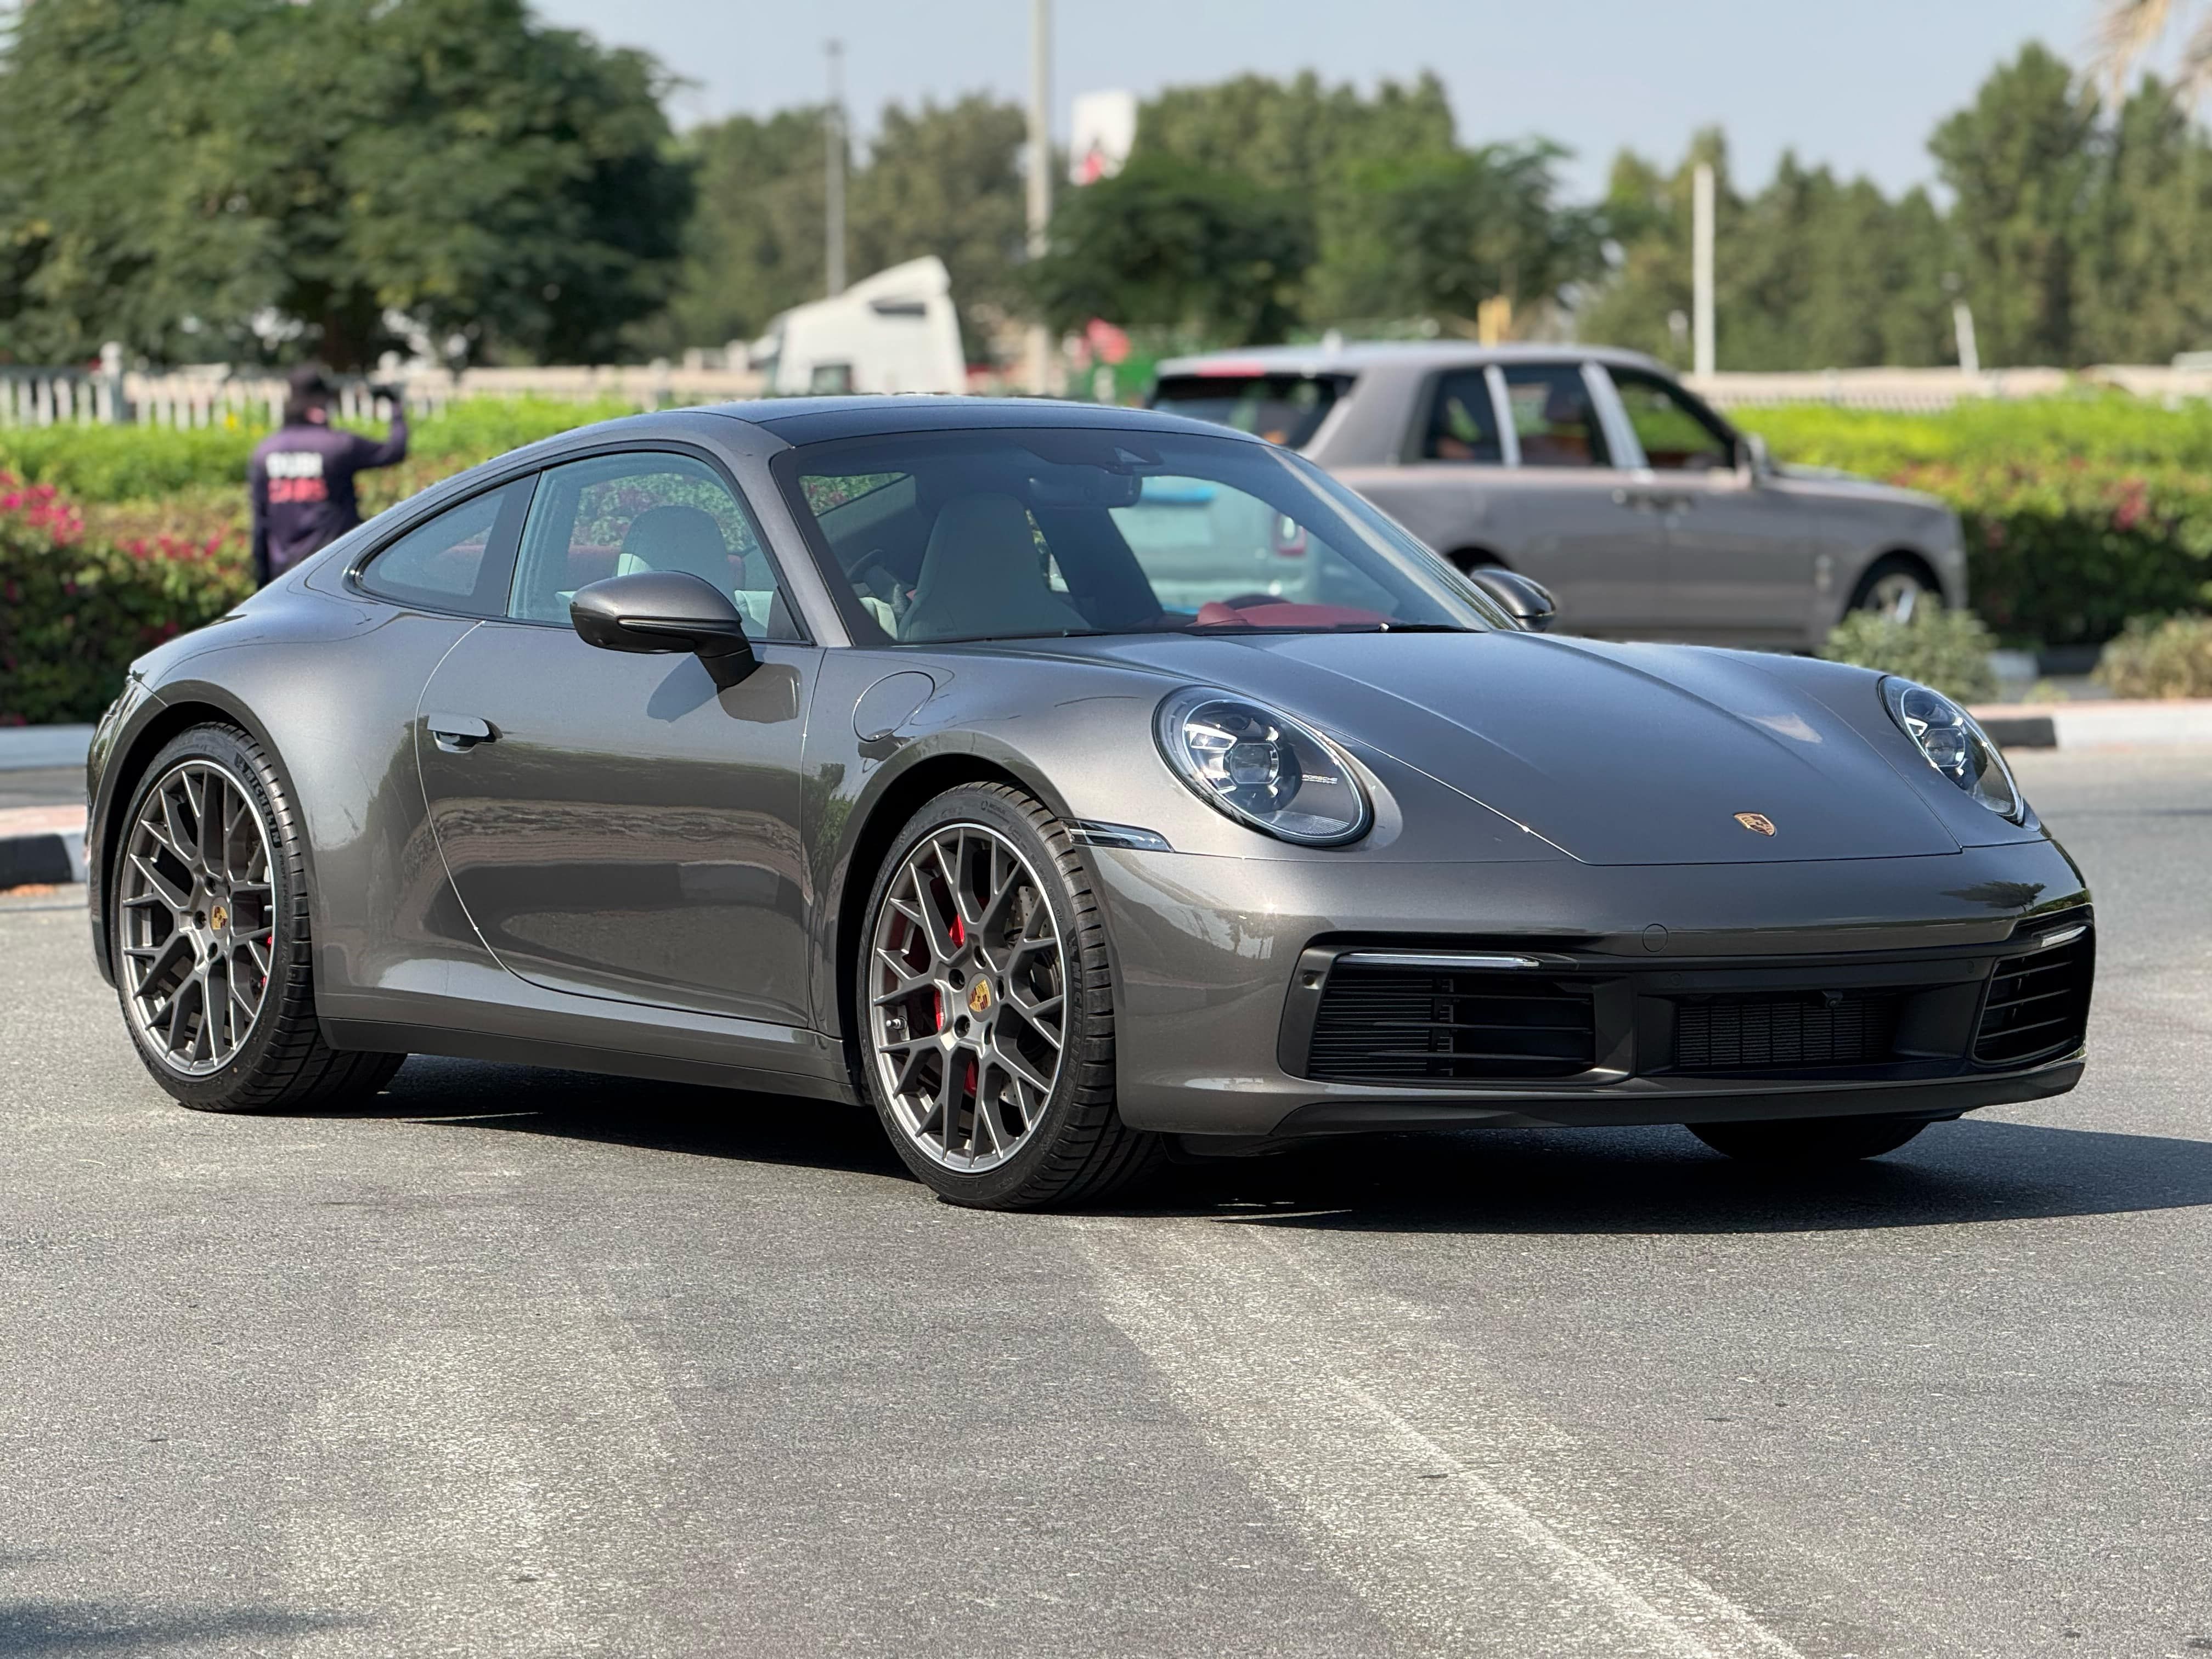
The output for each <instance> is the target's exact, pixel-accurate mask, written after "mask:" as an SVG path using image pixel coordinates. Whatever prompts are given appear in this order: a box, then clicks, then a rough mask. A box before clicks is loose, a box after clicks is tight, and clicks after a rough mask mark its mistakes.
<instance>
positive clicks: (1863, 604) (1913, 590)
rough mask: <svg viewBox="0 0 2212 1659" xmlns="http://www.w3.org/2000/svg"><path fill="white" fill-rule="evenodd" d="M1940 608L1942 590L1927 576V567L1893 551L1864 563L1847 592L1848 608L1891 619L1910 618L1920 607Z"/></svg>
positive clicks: (1926, 608) (1938, 609)
mask: <svg viewBox="0 0 2212 1659" xmlns="http://www.w3.org/2000/svg"><path fill="white" fill-rule="evenodd" d="M1942 608H1943V590H1942V589H1941V588H1940V587H1938V586H1936V584H1935V583H1934V582H1933V581H1931V580H1929V575H1928V572H1927V570H1926V569H1925V568H1923V566H1922V565H1921V564H1920V563H1919V562H1917V560H1913V559H1907V558H1900V557H1899V556H1897V555H1896V554H1890V555H1889V556H1887V557H1884V558H1880V559H1876V560H1875V562H1873V563H1872V564H1871V565H1869V566H1868V567H1867V573H1866V574H1865V575H1863V576H1862V577H1860V578H1859V585H1858V586H1857V588H1856V589H1855V590H1854V591H1853V592H1852V594H1851V609H1852V610H1854V611H1872V612H1873V613H1874V614H1875V616H1877V617H1887V618H1888V619H1889V620H1890V621H1891V622H1901V623H1903V622H1911V620H1912V618H1913V617H1914V615H1915V614H1916V613H1917V612H1919V611H1923V610H1926V611H1941V610H1942Z"/></svg>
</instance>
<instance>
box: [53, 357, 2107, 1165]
mask: <svg viewBox="0 0 2212 1659" xmlns="http://www.w3.org/2000/svg"><path fill="white" fill-rule="evenodd" d="M1547 611H1548V605H1547V596H1546V595H1545V593H1544V592H1543V591H1542V590H1541V588H1539V587H1537V586H1535V585H1534V584H1533V583H1531V582H1529V581H1528V580H1526V579H1525V578H1520V577H1515V576H1511V575H1510V574H1505V573H1496V574H1488V573H1486V574H1484V576H1483V577H1482V578H1481V579H1480V580H1470V579H1468V577H1465V576H1462V574H1459V573H1458V572H1456V571H1455V570H1454V569H1452V568H1450V567H1449V565H1448V564H1446V563H1445V562H1443V561H1442V560H1440V559H1439V558H1438V557H1437V556H1435V555H1434V554H1433V553H1431V551H1430V550H1427V549H1426V548H1425V547H1423V546H1422V545H1421V544H1419V543H1418V542H1416V541H1414V540H1413V538H1410V537H1409V536H1407V534H1406V533H1405V532H1403V531H1401V530H1400V529H1399V528H1398V527H1397V526H1395V525H1394V524H1393V523H1392V522H1391V521H1390V520H1389V519H1388V518H1386V517H1384V516H1383V515H1382V514H1381V513H1378V512H1376V510H1375V509H1374V508H1373V507H1370V506H1368V505H1367V504H1366V503H1364V501H1361V500H1360V499H1359V497H1358V496H1357V495H1353V494H1352V493H1351V492H1350V491H1349V490H1347V489H1345V488H1343V487H1342V486H1341V485H1340V484H1338V483H1334V481H1332V480H1331V479H1330V478H1329V477H1328V475H1326V474H1325V473H1323V472H1322V471H1320V470H1319V469H1318V468H1316V466H1314V465H1312V464H1311V463H1310V462H1308V461H1306V460H1304V459H1302V458H1300V457H1299V456H1297V455H1296V454H1293V453H1288V452H1286V451H1285V450H1282V449H1280V448H1278V447H1274V446H1272V445H1269V444H1267V443H1265V442H1263V441H1260V440H1258V439H1255V438H1248V437H1244V436H1242V435H1237V434H1233V433H1227V432H1225V431H1223V430H1222V429H1221V428H1218V427H1212V426H1206V425H1201V424H1200V423H1198V422H1193V421H1188V420H1184V419H1182V418H1179V417H1176V416H1165V415H1158V414H1152V413H1148V412H1144V411H1137V410H1112V409H1101V408H1095V407H1087V406H1079V405H1072V404H1069V405H1061V404H1048V403H1035V402H1003V403H1001V402H984V401H971V400H965V399H939V398H817V399H792V400H787V401H779V402H775V403H763V404H733V405H729V406H726V407H724V408H720V409H715V410H687V411H682V412H675V413H666V414H659V415H647V416H635V417H633V418H631V419H628V420H622V421H616V422H609V423H607V424H605V425H601V426H596V427H592V428H585V429H583V430H580V431H577V432H574V433H571V434H568V435H564V436H562V437H560V438H557V439H555V440H552V441H548V442H545V443H541V444H538V445H535V446H532V447H529V448H526V449H521V450H518V451H516V452H514V453H512V454H509V455H507V456H505V457H502V458H501V459H498V460H495V461H493V462H489V463H488V464H486V465H483V466H480V467H477V468H476V469H475V470H473V471H469V472H466V473H465V474H463V475H461V476H460V477H456V478H453V479H452V480H450V481H448V482H447V483H444V484H441V485H440V486H438V487H436V488H435V489H430V490H428V491H426V492H424V493H423V494H422V495H419V496H417V497H416V498H415V499H414V500H412V501H409V502H407V503H406V504H404V506H402V507H397V508H395V509H393V510H392V511H391V512H389V513H385V514H383V515H382V516H380V517H379V518H377V519H376V520H373V521H372V522H371V523H369V524H368V525H366V526H362V528H361V529H360V530H358V531H356V532H354V533H352V534H351V535H349V536H348V537H346V538H343V540H341V541H339V542H338V543H337V544H334V545H332V546H331V547H330V548H329V549H327V550H325V551H324V552H323V553H321V554H319V555H318V556H315V557H314V558H313V559H312V560H311V561H309V562H307V563H305V564H304V565H302V566H301V567H299V568H297V569H295V571H293V572H291V573H289V574H287V575H285V576H283V578H281V579H280V580H278V581H276V583H275V584H274V585H273V586H270V587H269V588H267V589H265V590H264V591H263V592H260V593H258V594H257V595H256V596H255V597H254V598H253V599H251V600H249V601H247V602H246V604H244V605H240V607H239V608H238V609H237V610H236V611H234V612H233V613H231V614H230V615H228V616H227V617H224V618H222V620H221V621H220V622H217V623H214V624H212V625H211V626H210V627H207V628H205V629H201V630H199V631H198V632H197V633H194V634H191V635H185V636H184V637H182V638H179V639H177V640H174V641H170V642H169V643H167V644H166V645H163V646H162V647H160V648H159V649H157V650H155V651H154V652H152V653H149V654H148V655H147V656H146V657H144V658H143V659H140V661H139V662H137V664H136V665H134V666H133V668H132V670H131V675H130V678H129V682H128V684H127V686H126V688H125V691H124V694H123V696H121V697H120V698H119V699H118V702H116V703H115V705H114V706H113V707H112V708H111V709H109V711H108V712H107V714H106V717H105V718H104V719H103V720H102V721H101V723H100V728H99V732H98V734H97V736H96V738H95V739H94V748H93V754H92V759H91V766H90V787H91V793H92V798H93V817H92V823H91V829H90V831H89V837H88V854H89V858H88V862H89V863H90V865H91V866H92V872H93V874H92V880H91V889H90V892H91V910H92V933H93V943H94V951H95V953H96V955H97V957H98V961H99V964H100V969H101V971H102V973H103V974H104V975H106V977H107V978H108V979H109V980H110V981H112V983H113V984H114V985H115V986H116V987H117V991H118V1000H119V1001H120V1004H121V1007H122V1014H123V1019H124V1024H125V1027H126V1029H127V1030H128V1031H129V1033H130V1036H131V1041H132V1042H134V1044H135V1045H136V1046H137V1050H138V1052H139V1054H140V1055H141V1056H142V1057H143V1060H144V1061H145V1064H146V1066H147V1068H148V1070H149V1072H150V1073H152V1074H153V1076H154V1078H155V1080H156V1081H158V1082H159V1083H160V1084H161V1086H162V1087H163V1088H164V1089H166V1090H167V1091H168V1092H169V1093H170V1094H171V1095H173V1097H176V1098H177V1099H178V1100H179V1101H181V1102H183V1103H185V1104H186V1105H189V1106H194V1107H199V1108H203V1109H209V1110H214V1111H247V1110H283V1109H297V1108H302V1107H306V1106H309V1105H314V1106H318V1107H320V1106H325V1105H327V1104H331V1103H337V1102H341V1101H344V1100H347V1099H354V1098H359V1097H364V1096H366V1095H368V1094H372V1093H374V1091H377V1090H378V1089H380V1087H381V1086H382V1085H383V1084H384V1082H385V1081H386V1079H388V1078H389V1077H390V1076H391V1074H392V1071H393V1070H394V1068H395V1067H397V1066H398V1065H399V1063H400V1060H401V1058H402V1057H403V1056H404V1055H405V1054H410V1053H423V1054H451V1055H465V1056H479V1057H483V1058H489V1059H496V1060H507V1061H518V1060H519V1061H526V1062H536V1063H540V1064H544V1065H550V1066H568V1067H576V1068H583V1069H589V1070H597V1071H601V1072H605V1073H616V1074H619V1075H623V1076H627V1077H632V1078H638V1079H677V1080H684V1081H692V1082H704V1083H709V1084H719V1085H730V1086H734V1087H739V1088H744V1089H750V1090H756V1091H773V1092H775V1093H777V1094H780V1095H782V1096H787V1097H811V1098H812V1099H815V1100H818V1101H830V1102H848V1103H865V1104H866V1106H868V1107H870V1108H872V1109H873V1110H874V1111H875V1112H876V1113H877V1114H878V1116H879V1117H880V1118H881V1120H882V1121H883V1124H884V1129H885V1131H886V1133H888V1134H889V1136H890V1140H891V1142H892V1144H893V1145H894V1146H896V1148H897V1150H898V1152H899V1154H900V1156H901V1157H902V1158H903V1159H904V1160H905V1162H906V1163H907V1164H908V1166H909V1167H910V1168H911V1169H912V1170H914V1172H915V1174H916V1175H917V1176H919V1177H920V1178H921V1180H922V1181H924V1182H927V1183H928V1184H929V1185H930V1186H931V1187H933V1188H935V1190H936V1191H937V1192H938V1193H939V1194H942V1195H944V1196H945V1197H946V1198H948V1199H951V1200H955V1201H957V1202H960V1203H963V1204H972V1205H981V1206H998V1207H1005V1208H1019V1207H1033V1206H1043V1205H1048V1204H1060V1203H1068V1202H1073V1201H1079V1200H1093V1199H1096V1198H1097V1197H1099V1196H1100V1195H1102V1194H1105V1193H1106V1192H1108V1191H1109V1190H1111V1189H1113V1188H1116V1187H1118V1186H1120V1185H1121V1184H1122V1183H1124V1182H1127V1180H1129V1179H1130V1178H1131V1177H1132V1176H1134V1175H1136V1174H1137V1173H1139V1171H1141V1170H1145V1169H1146V1168H1147V1167H1148V1166H1149V1165H1150V1164H1152V1163H1153V1162H1154V1161H1155V1160H1157V1159H1158V1158H1161V1157H1163V1156H1164V1155H1165V1154H1166V1153H1167V1152H1170V1150H1176V1149H1179V1150H1180V1151H1181V1152H1183V1153H1186V1154H1195V1155H1204V1154H1207V1153H1214V1154H1224V1155H1243V1154H1253V1153H1260V1152H1269V1151H1273V1150H1276V1149H1279V1148H1286V1147H1291V1146H1297V1145H1299V1144H1302V1143H1304V1142H1306V1141H1307V1140H1309V1139H1310V1138H1312V1137H1317V1136H1328V1135H1339V1134H1345V1133H1356V1132H1361V1131H1374V1130H1407V1129H1431V1128H1478V1127H1498V1126H1505V1127H1526V1126H1532V1125H1557V1126H1573V1125H1590V1124H1650V1123H1679V1124H1685V1125H1686V1126H1688V1127H1689V1128H1690V1129H1691V1131H1692V1133H1695V1134H1697V1135H1698V1136H1699V1137H1700V1138H1701V1139H1704V1140H1705V1142H1706V1143H1707V1144H1708V1145H1710V1146H1713V1147H1714V1148H1716V1149H1717V1150H1719V1151H1721V1152H1726V1153H1729V1154H1732V1155H1735V1156H1738V1157H1742V1158H1751V1159H1756V1160H1762V1161H1765V1162H1768V1163H1778V1164H1803V1163H1808V1162H1818V1161H1824V1160H1834V1159H1843V1158H1864V1157H1869V1156H1873V1155H1876V1154H1880V1153H1881V1152H1887V1151H1889V1150H1891V1149H1893V1148H1895V1147H1897V1146H1902V1145H1903V1144H1904V1143H1905V1141H1907V1140H1908V1139H1911V1137H1912V1136H1914V1135H1916V1134H1917V1133H1919V1132H1920V1131H1921V1130H1922V1129H1923V1127H1926V1126H1927V1125H1928V1124H1929V1123H1933V1122H1937V1121H1942V1120H1945V1119H1949V1118H1955V1117H1957V1116H1958V1115H1960V1114H1961V1113H1963V1112H1966V1111H1970V1110H1972V1109H1975V1108H1977V1107H1984V1106H1990V1105H1995V1104H1998V1103H2005V1102H2013V1101H2023V1100H2030V1099H2034V1098H2037V1097H2043V1096H2048V1095H2056V1094H2059V1093H2062V1092H2063V1091H2066V1090H2068V1089H2069V1088H2071V1087H2072V1086H2073V1085H2074V1084H2075V1081H2076V1079H2079V1077H2080V1076H2081V1067H2082V1045H2083V1036H2084V1030H2085V1028H2086V1025H2087V1017H2088V1008H2089V997H2090V986H2091V979H2092V975H2093V949H2094V933H2093V922H2092V915H2091V909H2090V902H2089V894H2088V891H2087V888H2086V886H2085V885H2084V883H2083V880H2082V878H2081V873H2080V872H2079V871H2078V870H2077V869H2076V868H2075V866H2074V865H2073V863H2072V862H2071V861H2070V860H2069V859H2068V857H2067V856H2066V854H2064V853H2063V851H2062V850H2061V849H2060V848H2058V846H2057V843H2055V842H2053V841H2052V840H2051V837H2050V836H2049V835H2048V834H2046V833H2045V830H2044V829H2043V826H2042V825H2041V824H2040V823H2039V822H2038V821H2037V819H2036V817H2035V815H2034V812H2033V810H2032V809H2031V808H2030V807H2029V805H2028V804H2027V801H2026V800H2025V799H2023V798H2022V796H2021V792H2020V790H2019V787H2017V785H2016V784H2015V781H2014V780H2013V778H2012V775H2011V774H2010V773H2009V771H2008V769H2007V768H2006V765H2005V763H2004V761H2003V759H2002V757H2001V756H2000V755H1999V754H1998V753H1997V751H1996V749H1995V748H1993V747H1992V746H1991V744H1990V741H1989V740H1988V738H1986V737H1985V736H1984V734H1983V732H1981V730H1980V729H1979V727H1978V726H1976V724H1975V722H1974V721H1973V720H1972V717H1971V716H1970V715H1968V714H1966V712H1965V711H1964V710H1962V709H1960V708H1958V707H1956V706H1955V705H1954V704H1953V703H1952V702H1950V701H1949V700H1948V699H1947V698H1945V697H1944V696H1941V695H1940V694H1938V693H1937V692H1936V691H1934V690H1929V688H1927V687H1924V686H1921V685H1917V684H1911V683H1909V682H1906V681H1904V680H1900V679H1897V678H1884V677H1883V676H1881V675H1880V674H1876V673H1873V672H1870V671H1866V670H1863V669H1857V668H1851V667H1846V666H1844V665H1838V664H1834V663H1828V662H1820V661H1814V660H1810V659H1799V658H1793V657H1786V656H1767V655H1758V654H1752V653H1739V652H1732V651H1723V650H1714V649H1706V648H1699V647H1678V646H1638V645H1626V644H1601V643H1596V642H1593V641H1584V640H1573V639H1563V638H1557V637H1553V636H1551V635H1547V634H1546V633H1544V632H1543V631H1541V630H1542V625H1543V623H1545V621H1546V620H1547Z"/></svg>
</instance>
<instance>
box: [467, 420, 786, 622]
mask: <svg viewBox="0 0 2212 1659" xmlns="http://www.w3.org/2000/svg"><path fill="white" fill-rule="evenodd" d="M639 570H684V571H689V572H690V574H692V575H695V576H698V577H701V578H703V579H704V580H707V581H709V582H712V583H713V584H714V586H716V587H718V588H720V590H721V591H722V592H725V593H726V594H728V595H729V596H730V599H731V602H732V604H734V605H736V606H737V607H738V612H739V614H740V615H742V616H743V617H744V619H745V629H746V631H747V632H748V633H750V634H751V635H752V636H753V637H754V638H755V639H757V640H796V639H798V638H799V637H800V635H799V628H798V625H797V623H795V621H794V620H793V617H792V613H791V605H790V603H789V601H788V599H787V598H786V596H785V594H784V592H783V588H782V585H781V582H780V581H779V580H777V577H776V572H775V564H774V563H773V562H771V561H770V560H769V556H768V552H767V550H765V549H764V548H763V547H762V545H761V541H760V533H759V532H758V531H757V529H756V528H755V527H754V525H753V520H752V515H751V514H750V513H748V512H747V511H746V510H745V507H744V502H742V501H739V500H738V497H737V495H736V494H735V492H733V491H732V489H731V488H730V486H729V485H728V484H727V483H726V482H724V480H723V478H722V476H721V474H720V473H719V472H717V471H714V468H712V467H710V466H708V465H707V464H706V463H705V462H704V461H700V460H696V459H693V458H692V457H690V456H689V455H677V454H663V453H633V454H626V455H599V456H594V457H593V458H592V459H590V460H586V461H571V462H570V463H569V464H568V465H566V466H556V467H550V468H548V469H547V470H546V471H545V472H544V475H543V476H542V477H541V478H540V479H539V481H538V495H537V499H536V500H535V501H533V502H532V506H531V509H530V522H529V524H528V525H527V526H526V527H525V529H524V531H523V533H522V560H521V563H520V566H519V568H517V570H516V572H515V583H514V600H513V605H511V606H510V607H509V611H510V614H512V615H513V616H515V617H520V618H521V619H522V620H524V621H526V622H543V623H567V622H568V601H569V600H570V599H574V597H575V593H576V590H577V589H578V588H580V587H584V586H589V585H590V584H591V583H592V582H596V581H604V580H606V578H608V577H610V576H627V575H629V574H632V573H633V572H635V571H639Z"/></svg>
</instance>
